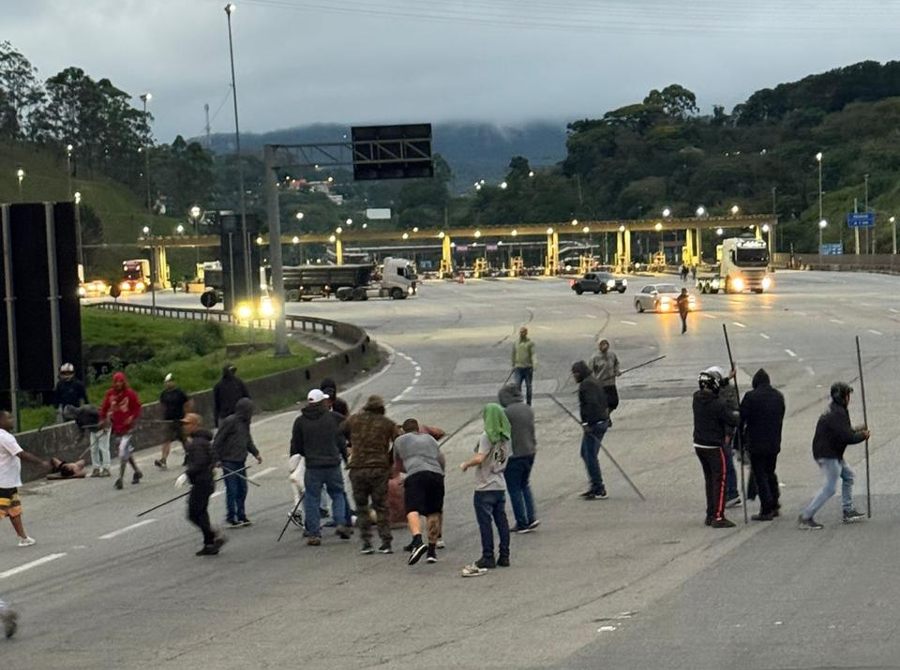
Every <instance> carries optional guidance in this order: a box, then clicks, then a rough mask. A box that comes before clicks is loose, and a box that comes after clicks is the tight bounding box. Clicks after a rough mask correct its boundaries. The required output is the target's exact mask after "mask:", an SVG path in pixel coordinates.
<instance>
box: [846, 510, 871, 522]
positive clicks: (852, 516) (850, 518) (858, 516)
mask: <svg viewBox="0 0 900 670" xmlns="http://www.w3.org/2000/svg"><path fill="white" fill-rule="evenodd" d="M865 518H866V515H865V514H863V513H861V512H857V511H856V510H855V509H853V508H852V507H851V508H850V509H845V510H844V523H853V522H855V521H862V520H863V519H865Z"/></svg>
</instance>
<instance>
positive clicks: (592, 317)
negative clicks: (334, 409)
mask: <svg viewBox="0 0 900 670" xmlns="http://www.w3.org/2000/svg"><path fill="white" fill-rule="evenodd" d="M585 316H586V317H587V318H589V319H596V318H597V315H596V314H585Z"/></svg>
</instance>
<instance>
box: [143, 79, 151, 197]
mask: <svg viewBox="0 0 900 670" xmlns="http://www.w3.org/2000/svg"><path fill="white" fill-rule="evenodd" d="M152 98H153V96H152V95H151V94H150V93H142V94H141V102H143V103H144V121H145V122H147V126H148V128H149V126H150V123H149V121H147V103H148V102H149V101H150V100H151V99H152ZM143 149H144V181H145V182H146V184H147V213H149V214H152V213H153V202H152V200H151V199H150V151H149V150H148V149H147V143H146V142H145V143H144V147H143Z"/></svg>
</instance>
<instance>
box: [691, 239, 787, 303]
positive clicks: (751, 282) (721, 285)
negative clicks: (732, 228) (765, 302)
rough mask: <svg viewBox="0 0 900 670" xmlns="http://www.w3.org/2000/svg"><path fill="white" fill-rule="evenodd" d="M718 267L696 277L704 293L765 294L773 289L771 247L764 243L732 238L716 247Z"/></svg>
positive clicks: (698, 286)
mask: <svg viewBox="0 0 900 670" xmlns="http://www.w3.org/2000/svg"><path fill="white" fill-rule="evenodd" d="M716 257H717V260H718V261H719V264H718V267H717V268H714V270H713V273H712V274H708V275H700V276H698V277H697V289H698V290H699V291H700V292H701V293H718V292H719V291H723V292H725V293H743V292H745V291H753V292H754V293H762V292H763V291H768V290H769V289H770V288H771V287H772V276H771V274H770V273H769V248H768V246H767V245H766V243H765V241H764V240H758V239H755V238H750V237H730V238H728V239H726V240H722V244H720V245H719V246H718V247H716Z"/></svg>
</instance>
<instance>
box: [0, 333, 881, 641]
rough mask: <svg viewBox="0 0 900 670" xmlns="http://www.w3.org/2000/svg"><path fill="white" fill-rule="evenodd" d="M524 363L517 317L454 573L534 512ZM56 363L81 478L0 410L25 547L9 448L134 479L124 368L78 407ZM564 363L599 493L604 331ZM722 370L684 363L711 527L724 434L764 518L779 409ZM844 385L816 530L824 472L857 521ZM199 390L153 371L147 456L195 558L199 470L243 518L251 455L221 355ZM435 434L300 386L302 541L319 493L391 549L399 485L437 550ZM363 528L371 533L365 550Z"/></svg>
mask: <svg viewBox="0 0 900 670" xmlns="http://www.w3.org/2000/svg"><path fill="white" fill-rule="evenodd" d="M535 362H536V356H535V345H534V342H533V341H532V340H531V339H530V338H529V337H528V330H527V328H525V327H524V326H523V327H522V328H521V329H520V331H519V338H518V340H517V341H516V342H515V343H514V344H513V348H512V366H513V370H512V372H511V373H510V377H513V376H514V377H515V379H514V381H513V382H509V381H507V383H505V384H504V385H503V386H502V387H501V388H500V390H499V392H498V398H497V399H498V402H496V403H494V402H492V403H488V404H486V405H485V406H484V407H483V409H482V411H481V413H480V416H481V428H482V430H481V434H480V436H479V439H478V442H477V446H476V447H475V449H474V453H473V455H472V456H471V457H470V458H468V459H466V460H465V461H464V462H463V463H461V464H460V466H459V467H460V470H461V471H463V472H466V471H468V470H472V471H473V472H474V491H473V507H474V513H475V520H476V523H477V525H478V528H479V534H480V537H481V555H480V556H479V557H478V558H477V559H475V560H474V561H472V562H471V563H469V564H468V565H466V566H465V567H464V568H463V570H462V576H464V577H475V576H481V575H484V574H486V573H487V572H488V571H489V570H492V569H494V568H497V567H509V566H510V565H511V557H510V536H511V534H512V533H519V534H526V533H531V532H534V531H535V530H536V529H537V528H538V527H539V526H540V523H541V521H540V519H539V517H538V515H537V512H536V506H535V501H534V496H533V494H532V491H531V485H530V477H531V472H532V468H533V467H534V462H535V455H536V451H537V437H536V432H535V420H534V412H533V410H532V408H531V402H532V399H533V394H532V380H533V376H534V367H535ZM71 373H72V370H71V366H69V365H68V364H66V365H64V366H63V367H62V368H61V370H60V384H61V385H62V388H61V389H60V388H58V389H57V393H58V396H57V397H58V398H61V399H64V400H65V402H64V404H61V405H60V406H59V410H60V415H61V416H65V417H71V418H75V419H76V421H77V422H78V423H79V425H80V426H82V428H84V429H85V430H86V431H87V432H89V433H90V446H89V450H90V452H91V461H90V464H91V466H92V468H93V469H92V470H91V472H90V474H89V475H87V467H86V464H85V461H84V460H81V459H78V460H76V461H74V462H71V463H65V462H62V461H60V460H58V459H54V460H53V461H52V462H44V461H42V460H41V459H39V458H37V457H35V456H33V455H31V454H29V453H28V452H26V451H24V450H22V448H21V447H20V446H19V445H18V443H17V441H16V439H15V437H14V436H13V434H12V428H13V421H12V417H11V415H10V414H9V413H8V412H2V411H0V519H2V518H3V517H8V518H9V519H10V521H11V522H12V526H13V528H14V530H15V532H16V534H17V536H18V538H19V546H21V547H26V546H30V545H32V544H34V543H35V541H34V539H32V538H31V537H29V536H28V534H27V533H26V532H25V528H24V525H23V520H22V509H21V501H20V499H19V496H18V487H19V486H21V483H22V482H21V461H22V460H27V461H31V462H33V463H35V464H36V465H38V466H41V467H44V468H46V469H48V470H50V471H51V472H52V473H53V476H56V477H59V478H80V477H84V476H91V477H103V476H109V470H110V456H109V454H110V448H111V445H113V444H114V445H116V446H117V451H118V457H119V471H118V478H117V479H116V481H115V487H116V488H117V489H121V488H123V481H124V476H125V472H126V467H127V466H128V465H131V468H132V471H133V475H132V484H134V485H136V484H139V483H140V481H141V478H142V477H143V473H142V472H141V470H140V469H139V467H138V465H137V462H136V461H135V459H134V457H133V451H134V428H135V426H136V424H137V422H138V421H139V419H140V417H141V409H142V408H141V403H140V400H139V399H138V396H137V394H136V393H135V392H134V391H133V390H132V389H131V388H130V387H129V386H128V381H127V379H126V377H125V375H124V373H121V372H117V373H115V374H114V375H113V377H112V384H111V386H110V388H109V390H108V391H107V392H106V394H105V396H104V398H103V401H102V403H101V405H100V407H99V409H94V408H93V407H91V406H90V405H86V404H85V403H86V401H87V394H86V393H85V392H84V389H83V386H81V388H79V387H78V384H80V383H78V384H76V383H75V380H74V379H73V375H72V374H71ZM571 374H572V377H573V379H574V380H575V382H576V383H577V385H578V391H577V393H578V402H579V411H580V422H581V427H582V440H581V458H582V461H583V464H584V468H585V471H586V474H587V479H588V488H587V490H586V491H585V492H584V493H582V494H581V497H582V498H583V499H585V500H598V499H600V500H602V499H605V498H606V497H607V496H608V493H607V490H606V487H605V485H604V482H603V473H602V470H601V467H600V462H599V458H598V456H599V452H600V450H601V449H602V448H603V444H602V443H603V438H604V436H605V434H606V432H607V431H608V430H609V428H610V427H611V426H612V423H613V422H612V418H611V414H612V412H613V411H614V410H616V409H617V407H618V406H619V394H618V389H617V387H616V380H617V378H618V377H619V376H620V375H621V374H622V371H621V368H620V365H619V360H618V357H617V356H616V354H615V353H614V352H612V351H611V350H610V343H609V341H608V340H605V339H602V340H600V341H599V343H598V349H597V352H596V353H595V354H594V355H593V356H591V357H590V359H589V360H588V361H584V360H579V361H576V362H575V363H574V364H573V365H572V367H571ZM734 377H735V370H734V369H731V371H730V372H729V373H727V374H726V373H725V371H724V370H723V369H722V368H720V367H717V366H713V367H710V368H708V369H706V370H703V371H702V372H701V373H700V374H699V377H698V386H699V388H698V390H697V391H696V392H695V393H694V394H693V419H694V422H693V423H694V430H693V445H694V451H695V453H696V455H697V457H698V460H699V461H700V464H701V469H702V472H703V479H704V486H705V499H706V515H705V524H706V525H707V526H710V527H712V528H731V527H734V525H735V524H734V523H733V522H732V521H731V520H729V519H728V518H727V517H726V516H725V509H726V508H728V507H736V506H737V505H740V504H741V502H742V500H741V497H740V492H739V490H738V488H737V481H736V480H737V476H736V470H735V466H734V448H735V446H739V447H740V452H739V453H740V458H741V461H742V463H743V462H745V461H746V460H749V463H750V482H751V487H750V488H751V495H753V496H754V497H758V498H759V504H760V509H759V513H758V514H754V515H753V517H752V518H753V520H754V521H772V520H773V519H775V518H776V517H778V516H780V510H781V505H780V503H779V484H778V477H777V474H776V465H777V458H778V454H779V452H780V449H781V433H782V424H783V420H784V415H785V402H784V396H783V395H782V394H781V393H780V392H779V391H778V390H777V389H775V388H774V387H773V386H772V384H771V380H770V378H769V375H768V373H767V372H766V371H765V370H764V369H762V368H760V369H759V370H758V371H757V372H756V373H755V375H754V376H753V382H752V390H750V391H748V392H747V393H746V394H745V395H744V397H743V399H739V398H738V394H737V389H736V386H735V385H734V383H733V380H734ZM523 385H524V386H525V389H526V395H525V396H524V398H523V395H522V386H523ZM852 391H853V389H852V388H851V387H850V386H848V385H847V384H844V383H841V382H838V383H835V384H834V385H833V386H832V387H831V403H830V405H829V407H828V409H827V411H826V412H825V413H824V414H822V416H821V417H820V418H819V420H818V423H817V425H816V431H815V436H814V438H813V458H814V459H815V460H816V462H817V464H818V465H819V468H820V470H821V472H822V475H823V479H824V483H823V486H822V488H821V490H820V491H819V492H818V493H817V495H816V496H815V497H814V498H813V500H812V501H811V502H810V503H809V505H807V507H806V508H804V510H803V511H802V512H801V514H800V516H799V517H798V527H799V528H801V529H804V530H808V529H821V528H822V527H823V526H822V525H821V524H819V523H818V522H817V521H815V518H814V516H815V514H816V512H817V511H818V510H819V509H821V507H822V506H823V505H824V504H825V502H826V501H827V500H828V499H829V498H830V497H831V496H833V495H834V494H835V492H836V486H837V481H838V479H840V480H841V482H842V507H843V520H844V521H845V522H853V521H857V520H859V519H861V518H864V515H862V514H861V513H859V512H858V511H857V510H856V509H855V507H854V505H853V496H852V486H853V481H854V475H853V472H852V471H851V470H850V468H849V467H848V466H847V463H846V461H845V460H844V451H845V449H846V447H847V445H849V444H854V443H858V442H861V441H863V440H866V439H868V437H869V435H870V433H869V431H868V430H867V429H866V428H865V427H859V428H853V427H852V426H851V423H850V416H849V412H848V405H849V402H850V397H851V393H852ZM213 398H214V412H213V422H214V425H215V427H216V428H217V430H216V431H215V433H213V432H212V431H210V430H209V429H207V428H205V427H204V426H203V419H202V417H201V416H200V414H198V413H196V412H195V411H193V409H194V408H193V406H192V403H193V401H192V399H191V398H190V397H189V396H188V395H187V394H186V393H184V392H183V391H182V390H181V389H179V388H178V386H177V384H176V382H175V380H174V378H173V376H172V375H171V374H170V375H167V376H166V378H165V382H164V388H163V390H162V392H161V395H160V402H161V404H162V409H163V419H162V421H163V422H164V424H165V430H166V433H165V435H166V440H165V442H164V444H163V447H162V453H161V455H160V458H159V459H156V460H155V461H154V463H155V465H156V467H157V468H159V469H160V470H165V469H167V468H168V458H169V456H170V453H171V444H172V442H173V441H180V442H181V443H182V444H183V447H184V454H185V455H184V467H185V472H184V474H183V475H182V476H181V477H180V478H179V479H181V480H184V481H186V482H189V483H190V485H191V489H190V491H189V493H188V494H187V496H188V502H187V517H188V519H189V520H190V522H191V523H193V524H194V525H195V526H197V528H198V529H199V530H200V533H201V535H202V542H203V544H202V547H201V549H200V550H199V551H198V552H197V555H198V556H212V555H216V554H218V553H219V550H220V549H221V547H222V546H223V545H224V544H225V542H226V537H225V535H224V534H223V532H222V531H221V530H217V529H216V528H214V527H213V525H212V522H211V520H210V517H209V511H208V507H209V500H210V497H211V495H212V493H213V492H214V489H215V481H216V478H215V474H214V470H215V469H216V468H221V470H222V477H221V479H222V480H224V482H225V492H226V496H225V499H226V516H225V526H226V527H231V528H242V527H246V526H249V525H251V521H250V519H248V517H247V514H246V510H245V502H246V497H247V483H248V479H247V477H246V470H247V465H246V462H247V458H248V457H250V456H252V457H253V458H255V459H256V461H257V462H259V463H261V462H262V457H261V455H260V453H259V450H258V449H257V447H256V445H255V444H254V441H253V437H252V434H251V430H250V426H251V417H252V413H253V403H252V400H251V399H250V394H249V392H248V390H247V387H246V385H245V384H244V382H243V381H241V379H240V378H239V377H237V375H236V369H235V367H234V366H233V365H226V366H225V368H224V370H223V375H222V378H221V380H220V381H219V382H218V383H217V384H216V387H215V388H214V391H213ZM444 437H446V435H445V433H444V431H442V430H441V429H439V428H436V427H432V426H427V425H425V424H424V423H422V422H421V421H420V420H419V419H417V418H415V417H410V418H406V419H405V420H403V421H402V422H400V423H397V422H395V421H393V420H392V419H390V418H388V417H387V415H386V407H385V403H384V400H383V399H382V398H381V397H380V396H378V395H372V396H370V397H369V398H368V399H367V400H366V402H365V404H364V405H363V407H362V408H361V410H360V411H358V412H353V411H351V408H350V407H348V405H347V403H346V402H345V401H344V400H343V399H342V398H340V397H339V396H338V395H337V385H336V384H335V382H334V380H332V379H325V380H322V383H321V384H320V385H319V387H318V388H314V389H312V390H311V391H309V393H308V394H307V397H306V403H305V405H304V406H303V408H302V409H301V411H300V412H299V414H298V416H297V418H296V419H295V421H294V424H293V428H292V431H291V438H290V444H289V467H290V470H291V474H290V479H291V482H292V486H293V488H294V493H295V498H294V500H295V507H294V510H293V512H291V518H292V519H293V520H294V521H296V522H297V523H298V525H302V526H303V533H304V536H305V537H306V544H307V545H309V546H311V547H318V546H321V545H322V533H323V526H324V525H325V524H323V521H322V513H323V511H326V512H327V510H323V505H324V504H325V498H326V497H327V500H328V501H329V502H330V507H331V510H330V515H331V517H332V520H333V525H334V528H335V535H336V537H337V538H338V539H339V540H340V541H348V540H350V539H351V537H352V536H353V534H354V532H356V531H358V532H359V537H360V552H361V553H362V554H374V553H376V552H378V553H381V554H392V553H393V540H394V538H393V534H392V523H391V521H392V518H391V517H392V515H391V497H392V496H394V497H397V496H401V497H402V505H401V507H402V510H403V516H405V522H406V526H407V528H408V530H409V533H410V537H411V541H410V542H409V544H407V545H406V546H405V547H404V551H405V552H406V553H407V562H408V564H410V565H415V564H416V563H418V562H420V560H421V559H422V558H425V559H426V562H427V563H434V562H437V561H438V551H437V550H438V549H439V548H442V547H443V536H442V525H443V524H442V521H443V509H444V495H445V485H444V478H445V476H446V472H447V463H446V459H445V456H444V454H443V453H442V452H441V442H440V441H439V440H441V439H442V438H444ZM741 467H743V465H742V466H741ZM345 473H346V474H347V479H349V482H348V481H346V480H345ZM401 492H402V493H401ZM323 493H324V497H323ZM507 496H508V497H509V500H510V505H511V509H512V513H513V516H514V519H515V526H513V527H512V528H510V525H509V522H508V518H507V513H506V501H507ZM351 500H352V503H351ZM394 502H395V503H396V501H394ZM301 504H302V505H303V511H302V513H300V511H299V509H300V505H301ZM373 526H374V528H375V529H376V532H377V533H378V540H379V542H378V546H377V548H376V546H375V544H374V543H373ZM495 529H496V533H497V542H496V544H495V538H494V530H495ZM0 622H2V623H3V625H4V629H5V632H6V635H7V636H11V635H12V634H13V633H14V632H15V630H16V625H17V619H16V614H15V612H14V611H13V610H12V609H10V608H9V607H8V606H7V605H6V604H5V603H3V601H2V600H0Z"/></svg>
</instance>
